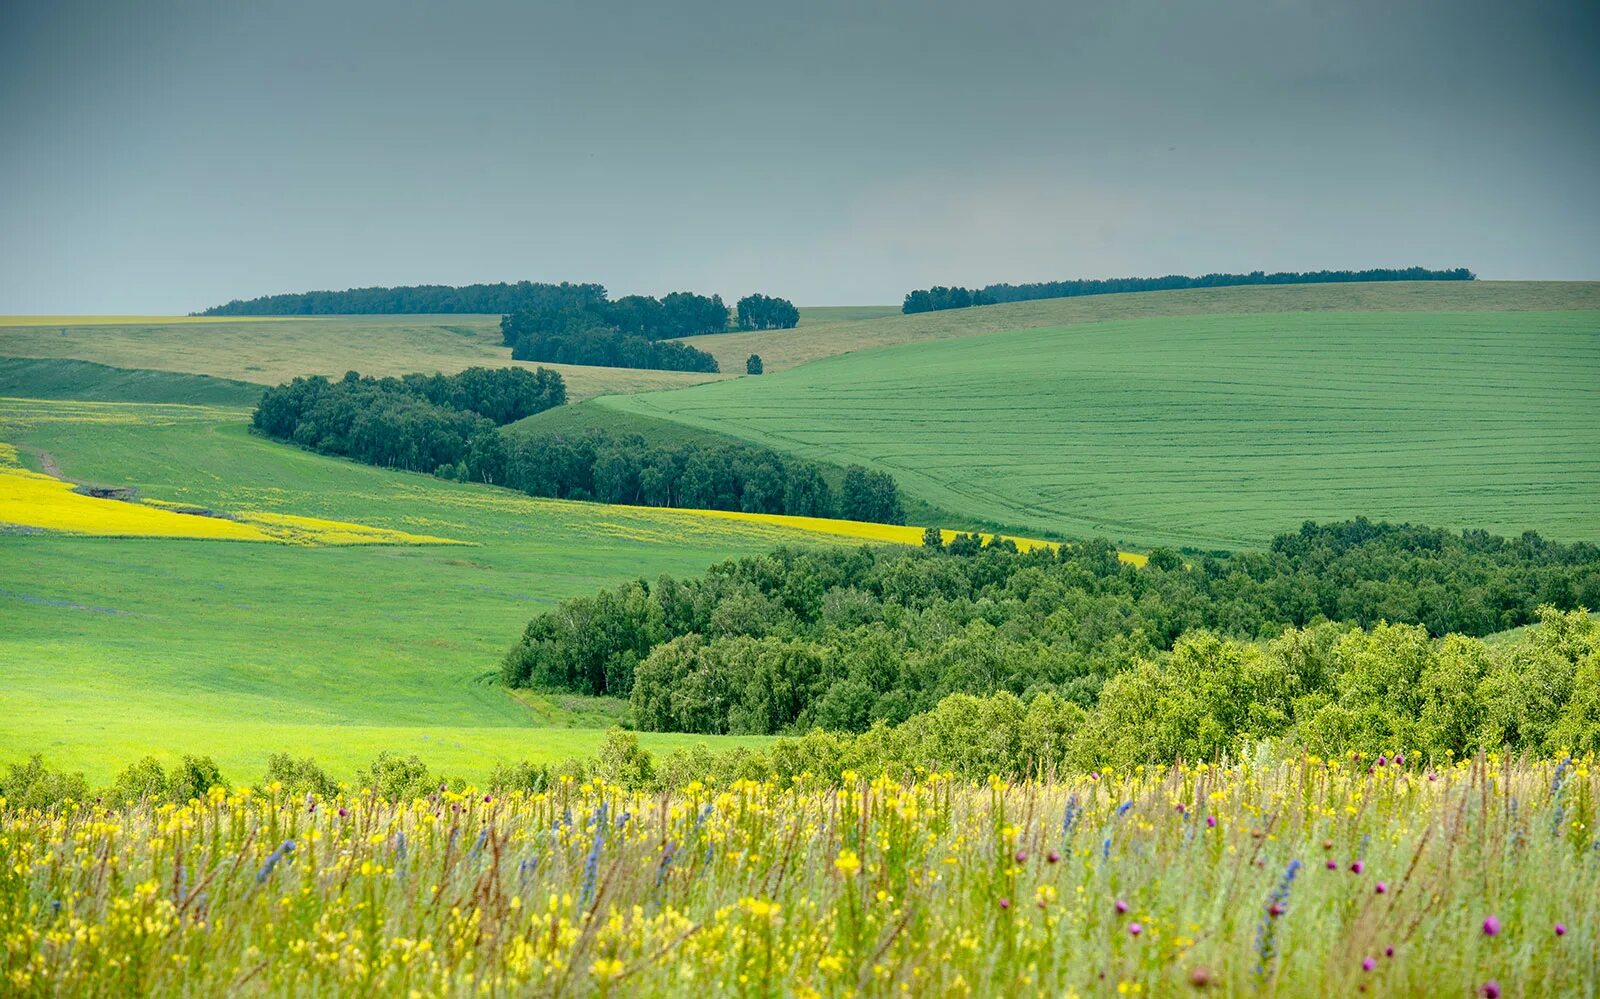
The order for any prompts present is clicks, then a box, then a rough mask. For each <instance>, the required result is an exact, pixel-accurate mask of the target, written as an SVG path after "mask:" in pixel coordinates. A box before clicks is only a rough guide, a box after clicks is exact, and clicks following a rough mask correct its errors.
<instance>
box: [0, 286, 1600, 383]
mask: <svg viewBox="0 0 1600 999" xmlns="http://www.w3.org/2000/svg"><path fill="white" fill-rule="evenodd" d="M1569 309H1600V281H1378V282H1372V283H1354V284H1302V285H1260V286H1255V287H1239V288H1198V289H1186V290H1182V291H1141V292H1133V293H1130V294H1122V295H1088V296H1084V297H1081V298H1050V299H1040V300H1038V301H1033V302H1010V303H1007V304H1005V305H989V306H984V307H983V308H978V309H953V310H950V311H946V312H924V313H921V314H918V315H911V316H904V315H900V311H899V310H898V309H894V310H891V311H890V312H889V314H888V315H887V316H873V317H870V318H866V319H854V318H852V319H850V320H844V319H843V317H842V316H841V317H839V320H838V321H831V322H820V321H819V322H816V323H813V322H811V321H810V320H809V319H808V318H804V316H805V312H806V310H801V313H802V317H803V318H802V321H801V326H800V328H799V329H798V330H772V331H768V332H762V333H729V334H723V335H720V336H700V337H688V338H687V339H686V340H685V341H684V342H685V343H688V344H691V345H693V346H695V347H698V348H699V349H701V350H705V351H709V352H710V353H711V354H712V355H714V356H715V357H716V358H717V361H718V362H719V363H720V364H721V365H722V370H723V371H732V372H741V371H743V370H744V361H745V358H746V357H748V356H749V355H751V354H760V355H761V360H762V363H763V364H764V365H765V366H766V369H767V371H769V372H772V371H778V370H781V369H783V368H792V367H794V366H795V365H798V364H805V363H808V362H810V361H817V360H821V359H822V358H824V357H832V356H834V355H836V354H843V353H847V352H849V351H853V350H868V349H871V348H874V347H890V346H894V345H896V344H902V343H921V342H923V341H926V340H948V339H951V338H954V337H964V336H976V335H980V334H984V333H1004V332H1009V331H1012V330H1025V329H1043V328H1046V327H1056V326H1066V325H1070V324H1075V323H1098V322H1107V321H1110V320H1116V319H1155V318H1160V317H1162V316H1210V315H1243V314H1253V313H1289V312H1479V311H1483V312H1522V311H1561V310H1569ZM820 318H821V317H819V319H820ZM0 353H3V351H0Z"/></svg>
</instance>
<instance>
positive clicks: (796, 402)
mask: <svg viewBox="0 0 1600 999" xmlns="http://www.w3.org/2000/svg"><path fill="white" fill-rule="evenodd" d="M975 311H976V310H975ZM601 403H602V404H603V405H605V406H608V407H612V408H616V409H618V410H622V411H625V412H634V413H640V414H643V415H646V416H650V417H654V418H667V419H674V420H678V421H680V422H683V423H687V424H690V425H692V426H699V427H705V428H708V429H713V430H717V431H720V432H724V433H733V434H738V435H740V436H743V437H746V438H748V439H751V440H755V441H758V442H761V443H764V444H767V445H769V446H772V447H775V448H779V449H782V450H787V451H792V452H795V453H799V454H802V455H806V456H811V457H817V458H823V459H827V460H831V461H834V462H849V461H858V462H861V463H863V464H867V465H871V466H875V467H878V468H881V469H884V470H887V471H889V472H892V473H893V474H894V475H895V476H896V478H897V479H899V481H900V482H901V485H902V486H903V487H905V488H907V489H908V490H909V491H910V492H912V493H913V494H915V495H917V496H919V497H921V498H923V499H925V500H927V501H928V502H931V503H933V504H935V505H937V506H940V507H943V508H945V509H949V510H953V511H956V512H959V513H964V514H968V515H970V516H975V517H981V518H985V519H988V520H992V521H995V522H998V523H1002V524H1007V525H1012V526H1014V527H1015V528H1017V529H1023V530H1039V531H1058V532H1062V533H1065V534H1069V535H1073V534H1076V535H1080V536H1081V535H1090V534H1099V535H1105V536H1108V537H1111V538H1113V539H1115V540H1119V541H1123V542H1126V543H1128V544H1130V545H1135V546H1137V545H1152V544H1178V545H1190V546H1197V547H1201V548H1216V547H1226V548H1235V547H1241V546H1250V545H1256V544H1260V543H1262V542H1264V541H1265V540H1267V539H1268V538H1270V537H1271V535H1272V534H1274V533H1275V532H1278V531H1281V530H1286V529H1293V528H1295V527H1296V526H1298V525H1299V524H1300V522H1301V521H1303V520H1307V519H1320V520H1327V519H1336V518H1344V517H1351V516H1356V515H1365V516H1369V517H1373V518H1380V517H1382V518H1389V519H1399V520H1411V521H1421V522H1425V523H1429V524H1435V525H1439V526H1449V527H1456V528H1462V527H1481V528H1486V529H1488V530H1491V531H1496V532H1499V533H1509V534H1515V533H1520V532H1522V531H1523V530H1527V529H1536V530H1538V531H1540V532H1541V533H1544V534H1546V535H1547V536H1551V537H1555V538H1562V539H1574V538H1584V539H1596V538H1600V504H1597V503H1596V502H1595V497H1596V496H1600V448H1597V447H1596V441H1600V312H1564V313H1562V312H1558V313H1534V312H1505V313H1488V312H1475V313H1461V314H1450V315H1439V314H1426V313H1392V314H1372V313H1310V312H1305V313H1297V314H1286V315H1264V316H1209V317H1205V316H1197V317H1188V318H1167V319H1146V320H1133V321H1125V322H1112V323H1102V324H1093V325H1080V326H1072V327H1065V328H1057V329H1044V330H1027V331H1020V332H1014V333H1006V334H999V335H993V336H970V337H963V338H960V339H950V340H939V341H933V342H927V343H922V344H916V345H908V346H904V347H899V348H895V349H887V350H878V351H871V352H858V353H852V354H846V355H843V356H839V357H835V358H831V359H828V360H822V361H818V362H815V363H812V364H808V365H806V366H804V367H801V368H796V369H791V370H789V371H785V372H780V373H777V374H773V375H765V376H762V377H761V378H741V379H737V380H734V381H730V382H724V383H721V384H718V385H708V386H701V387H698V388H694V389H688V390H684V391H680V392H671V393H659V394H654V395H646V396H637V397H633V398H627V399H605V400H601Z"/></svg>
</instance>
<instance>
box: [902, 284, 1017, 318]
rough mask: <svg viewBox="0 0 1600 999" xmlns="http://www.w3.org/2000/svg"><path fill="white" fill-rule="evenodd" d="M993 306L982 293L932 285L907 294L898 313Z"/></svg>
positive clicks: (989, 299)
mask: <svg viewBox="0 0 1600 999" xmlns="http://www.w3.org/2000/svg"><path fill="white" fill-rule="evenodd" d="M993 304H994V300H993V299H991V298H989V297H988V296H987V295H985V294H984V293H983V292H982V291H973V290H972V289H970V288H960V287H957V288H946V287H944V286H943V285H934V286H933V287H932V288H928V289H925V290H918V291H913V292H909V293H907V294H906V300H905V302H904V303H903V304H902V305H901V306H900V311H901V312H903V313H905V314H906V315H908V316H909V315H911V314H912V313H916V312H940V311H943V310H945V309H967V308H971V307H972V306H974V305H993Z"/></svg>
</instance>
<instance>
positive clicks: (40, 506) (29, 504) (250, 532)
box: [0, 443, 464, 545]
mask: <svg viewBox="0 0 1600 999" xmlns="http://www.w3.org/2000/svg"><path fill="white" fill-rule="evenodd" d="M184 509H186V508H184V507H182V506H179V505H177V504H158V503H151V504H146V503H129V502H125V501H123V500H114V499H101V498H99V497H95V496H86V495H84V494H82V493H79V492H75V491H74V490H73V487H72V484H71V483H68V482H63V481H61V480H60V479H56V478H52V477H50V476H48V475H44V474H42V473H39V472H30V471H28V470H27V469H26V468H23V467H22V465H21V463H20V462H19V461H18V460H17V450H16V448H15V447H13V446H12V445H10V444H3V443H0V528H3V527H8V526H9V527H20V528H24V529H31V530H38V531H62V532H65V533H70V534H88V535H97V536H102V537H118V538H130V537H132V538H190V539H199V540H220V541H271V542H278V543H282V544H297V545H423V544H463V543H464V542H460V541H451V540H449V539H448V538H435V537H430V536H428V535H422V534H407V533H405V532H404V531H391V530H388V529H386V528H381V527H368V526H367V525H365V524H349V523H345V522H343V521H338V520H320V519H318V518H315V517H297V516H294V515H293V514H284V513H265V512H259V511H243V512H240V513H237V514H232V515H230V516H228V517H214V516H204V515H198V514H195V513H192V512H191V513H185V512H180V511H182V510H184Z"/></svg>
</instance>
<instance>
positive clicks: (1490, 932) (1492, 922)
mask: <svg viewBox="0 0 1600 999" xmlns="http://www.w3.org/2000/svg"><path fill="white" fill-rule="evenodd" d="M1499 933H1500V920H1499V919H1497V918H1496V917H1494V916H1489V917H1488V918H1486V919H1485V920H1484V921H1483V935H1484V936H1486V937H1492V936H1498V935H1499Z"/></svg>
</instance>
